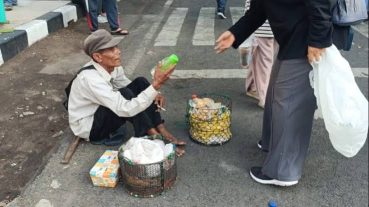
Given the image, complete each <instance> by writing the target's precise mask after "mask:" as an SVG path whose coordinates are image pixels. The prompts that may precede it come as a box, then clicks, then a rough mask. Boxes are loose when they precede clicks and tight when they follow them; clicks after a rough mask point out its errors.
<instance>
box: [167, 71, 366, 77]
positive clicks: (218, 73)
mask: <svg viewBox="0 0 369 207" xmlns="http://www.w3.org/2000/svg"><path fill="white" fill-rule="evenodd" d="M247 72H248V70H246V69H196V70H175V71H174V72H173V74H172V75H171V76H170V78H171V79H188V78H201V79H203V78H207V79H213V78H217V79H218V78H220V79H222V78H241V79H244V78H246V74H247ZM352 73H353V74H354V76H355V77H357V78H368V68H352Z"/></svg>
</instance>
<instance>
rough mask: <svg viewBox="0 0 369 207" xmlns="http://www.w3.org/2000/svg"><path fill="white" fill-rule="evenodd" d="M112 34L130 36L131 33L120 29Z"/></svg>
mask: <svg viewBox="0 0 369 207" xmlns="http://www.w3.org/2000/svg"><path fill="white" fill-rule="evenodd" d="M110 34H112V35H128V34H129V32H128V30H126V29H121V28H119V29H117V30H115V31H111V32H110Z"/></svg>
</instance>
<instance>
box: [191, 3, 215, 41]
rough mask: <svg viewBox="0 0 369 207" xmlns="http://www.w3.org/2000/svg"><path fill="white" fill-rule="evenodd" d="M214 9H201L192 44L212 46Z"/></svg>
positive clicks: (213, 38)
mask: <svg viewBox="0 0 369 207" xmlns="http://www.w3.org/2000/svg"><path fill="white" fill-rule="evenodd" d="M214 17H215V7H203V8H201V10H200V14H199V17H198V19H197V23H196V27H195V33H194V35H193V39H192V44H193V45H200V46H205V45H206V46H208V45H214V42H215V34H214V20H215V18H214Z"/></svg>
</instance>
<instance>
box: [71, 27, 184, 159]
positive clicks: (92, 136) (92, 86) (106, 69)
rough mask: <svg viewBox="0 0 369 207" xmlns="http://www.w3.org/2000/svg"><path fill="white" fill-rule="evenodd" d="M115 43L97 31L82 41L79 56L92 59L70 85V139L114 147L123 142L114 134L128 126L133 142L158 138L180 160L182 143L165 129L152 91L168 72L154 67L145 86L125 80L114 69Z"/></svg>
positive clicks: (116, 58)
mask: <svg viewBox="0 0 369 207" xmlns="http://www.w3.org/2000/svg"><path fill="white" fill-rule="evenodd" d="M121 40H122V38H120V37H112V36H111V34H110V33H109V32H108V31H106V30H103V29H100V30H97V31H95V32H93V33H92V34H91V35H89V36H88V37H87V38H86V40H85V41H84V51H85V53H86V54H87V55H88V56H90V57H91V58H92V60H91V61H90V62H89V63H88V64H87V65H86V66H85V67H84V68H82V69H81V70H80V72H79V73H78V75H77V76H76V78H75V79H74V81H73V82H72V85H71V90H70V95H69V100H68V114H69V125H70V128H71V129H72V131H73V133H74V134H75V135H76V136H79V137H81V138H85V139H87V140H89V141H90V142H91V143H94V144H105V145H117V144H120V143H121V142H122V141H123V138H124V137H123V136H122V135H119V131H120V130H121V127H122V126H123V125H124V123H125V122H126V121H129V122H131V123H132V124H133V128H134V133H135V136H136V137H141V136H144V135H155V134H161V135H162V136H163V137H164V138H165V139H167V140H168V141H170V142H172V143H173V144H176V145H177V155H178V156H181V155H182V154H184V152H185V151H184V148H183V146H182V145H185V144H186V143H185V142H184V141H181V140H179V139H177V138H175V137H174V136H173V135H172V134H171V133H169V132H168V131H167V130H166V128H165V127H164V124H163V120H162V118H161V116H160V113H159V110H158V109H159V108H160V107H162V106H163V104H164V97H163V96H162V95H161V94H160V93H159V91H158V90H159V89H160V87H161V86H162V85H163V84H164V82H165V81H166V80H167V79H168V78H169V76H170V75H171V73H172V72H173V70H174V67H173V68H172V69H170V70H168V71H167V72H162V71H161V70H160V67H161V65H160V63H159V64H158V66H157V67H156V70H155V74H154V78H153V81H152V83H151V84H150V83H149V82H148V81H147V80H146V79H145V78H143V77H139V78H136V79H135V80H133V81H130V80H129V79H128V78H127V77H126V76H125V74H124V71H123V68H122V67H121V66H120V65H121V58H120V55H121V52H120V49H119V48H118V47H117V45H118V44H119V42H120V41H121ZM158 106H160V107H158Z"/></svg>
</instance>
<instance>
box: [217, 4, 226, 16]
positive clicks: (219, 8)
mask: <svg viewBox="0 0 369 207" xmlns="http://www.w3.org/2000/svg"><path fill="white" fill-rule="evenodd" d="M226 4H227V0H217V16H218V17H219V18H220V19H227V17H226V16H225V7H226Z"/></svg>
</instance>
